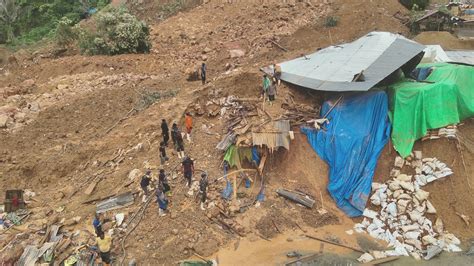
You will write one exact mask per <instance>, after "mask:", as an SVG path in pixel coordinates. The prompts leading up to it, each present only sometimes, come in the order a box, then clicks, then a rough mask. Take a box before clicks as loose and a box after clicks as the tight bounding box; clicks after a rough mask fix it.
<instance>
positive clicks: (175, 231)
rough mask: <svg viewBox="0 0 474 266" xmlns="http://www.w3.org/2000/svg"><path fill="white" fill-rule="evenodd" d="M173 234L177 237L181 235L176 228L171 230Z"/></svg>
mask: <svg viewBox="0 0 474 266" xmlns="http://www.w3.org/2000/svg"><path fill="white" fill-rule="evenodd" d="M171 232H172V233H173V235H177V234H178V233H179V231H178V229H176V228H175V229H173V230H171Z"/></svg>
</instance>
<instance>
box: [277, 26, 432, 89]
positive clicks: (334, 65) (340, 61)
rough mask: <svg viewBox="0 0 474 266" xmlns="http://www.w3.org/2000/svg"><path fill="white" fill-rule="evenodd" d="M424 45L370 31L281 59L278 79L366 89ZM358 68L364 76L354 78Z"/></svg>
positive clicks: (306, 84) (308, 85)
mask: <svg viewBox="0 0 474 266" xmlns="http://www.w3.org/2000/svg"><path fill="white" fill-rule="evenodd" d="M424 48H425V46H423V45H421V44H419V43H416V42H414V41H412V40H409V39H406V38H405V37H403V36H401V35H398V34H393V33H389V32H371V33H369V34H367V35H366V36H364V37H362V38H360V39H358V40H356V41H354V42H352V43H348V44H343V45H337V46H331V47H328V48H325V49H322V50H320V51H318V52H315V53H313V54H310V55H307V56H304V57H300V58H297V59H294V60H291V61H287V62H284V63H281V64H280V66H281V70H282V74H281V79H282V80H283V81H286V82H289V83H293V84H296V85H299V86H302V87H306V88H310V89H315V90H323V91H367V90H369V89H370V88H372V87H374V86H375V85H377V84H378V83H379V82H381V81H382V80H383V79H385V78H386V77H388V76H389V75H390V74H392V73H393V72H395V71H396V70H397V69H399V68H400V67H402V66H403V65H405V64H406V63H407V62H409V61H410V60H412V59H414V58H416V57H417V56H418V55H420V53H422V52H423V49H424ZM419 60H421V55H420V56H419ZM419 60H418V59H416V60H415V59H414V61H413V62H411V64H410V68H411V69H408V70H407V71H411V70H412V69H413V68H415V67H416V65H417V64H418V62H419ZM361 72H363V77H364V80H363V81H356V82H354V81H353V80H354V77H355V76H356V75H358V74H359V73H361Z"/></svg>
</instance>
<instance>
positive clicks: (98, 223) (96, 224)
mask: <svg viewBox="0 0 474 266" xmlns="http://www.w3.org/2000/svg"><path fill="white" fill-rule="evenodd" d="M92 225H93V226H94V229H95V234H96V235H97V236H99V235H100V234H101V233H104V231H102V222H101V221H100V214H98V213H95V216H94V221H93V222H92Z"/></svg>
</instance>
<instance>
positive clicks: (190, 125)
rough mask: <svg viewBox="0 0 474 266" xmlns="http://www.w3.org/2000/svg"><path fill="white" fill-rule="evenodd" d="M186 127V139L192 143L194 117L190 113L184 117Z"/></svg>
mask: <svg viewBox="0 0 474 266" xmlns="http://www.w3.org/2000/svg"><path fill="white" fill-rule="evenodd" d="M184 125H185V126H186V138H187V139H188V141H189V142H191V132H192V130H193V117H192V116H191V114H190V113H189V112H186V114H185V115H184Z"/></svg>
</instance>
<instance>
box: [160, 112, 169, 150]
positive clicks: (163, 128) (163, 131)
mask: <svg viewBox="0 0 474 266" xmlns="http://www.w3.org/2000/svg"><path fill="white" fill-rule="evenodd" d="M161 135H163V142H164V143H165V146H166V147H168V141H169V140H170V130H169V128H168V123H166V120H165V119H162V120H161Z"/></svg>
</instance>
